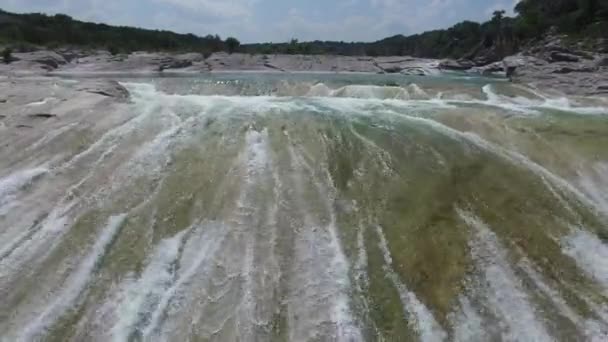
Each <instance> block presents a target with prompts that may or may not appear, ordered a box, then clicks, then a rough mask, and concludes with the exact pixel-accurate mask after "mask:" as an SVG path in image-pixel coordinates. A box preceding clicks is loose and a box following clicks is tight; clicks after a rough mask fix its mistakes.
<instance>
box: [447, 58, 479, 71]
mask: <svg viewBox="0 0 608 342" xmlns="http://www.w3.org/2000/svg"><path fill="white" fill-rule="evenodd" d="M474 66H475V63H473V62H472V61H470V60H468V59H461V60H457V61H456V60H453V59H446V60H443V61H441V62H440V63H439V68H440V69H444V70H469V69H471V68H472V67H474Z"/></svg>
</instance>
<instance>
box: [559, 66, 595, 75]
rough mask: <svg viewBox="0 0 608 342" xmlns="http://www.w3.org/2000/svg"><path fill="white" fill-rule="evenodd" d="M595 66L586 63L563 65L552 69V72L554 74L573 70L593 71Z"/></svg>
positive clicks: (567, 72)
mask: <svg viewBox="0 0 608 342" xmlns="http://www.w3.org/2000/svg"><path fill="white" fill-rule="evenodd" d="M595 71H597V68H595V67H593V66H586V65H565V66H561V67H558V68H557V69H554V70H553V71H552V72H553V73H555V74H569V73H573V72H595Z"/></svg>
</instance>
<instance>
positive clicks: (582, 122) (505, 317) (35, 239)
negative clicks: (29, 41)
mask: <svg viewBox="0 0 608 342" xmlns="http://www.w3.org/2000/svg"><path fill="white" fill-rule="evenodd" d="M383 77H384V76H371V75H370V76H365V75H354V76H332V75H323V76H319V75H317V76H315V75H300V76H298V75H295V76H291V77H288V79H281V78H280V77H279V76H271V75H223V76H214V77H211V78H209V79H205V78H202V79H190V78H176V79H171V78H167V79H136V80H132V79H131V80H124V82H123V83H122V84H123V85H124V86H125V87H126V88H127V89H128V90H129V92H130V94H131V98H130V102H129V103H127V104H112V103H111V101H108V102H102V104H103V106H95V107H94V108H88V107H86V106H85V108H79V107H78V105H77V103H76V102H75V101H76V99H69V98H66V99H63V100H62V99H61V93H55V92H54V93H49V94H46V95H45V97H44V98H43V100H39V101H33V102H29V103H23V108H25V109H24V110H28V111H31V110H34V109H32V108H38V107H42V108H46V109H48V110H51V111H53V110H59V109H60V108H69V110H67V109H66V110H65V113H66V114H65V115H63V116H59V117H58V119H57V120H55V121H47V123H45V124H47V125H48V126H47V127H45V128H44V129H43V130H40V131H38V130H33V131H30V133H23V134H22V135H15V136H11V138H10V139H9V138H8V137H9V136H8V135H5V134H6V133H3V132H6V131H5V130H0V341H2V342H5V341H6V342H9V341H10V342H12V341H410V340H414V341H416V340H420V341H554V340H560V341H570V340H584V341H605V340H608V264H607V262H608V261H607V260H606V258H607V257H608V206H607V202H608V197H607V196H606V195H605V194H606V193H607V192H608V174H607V173H606V171H607V170H608V168H607V167H606V165H608V149H607V148H606V146H608V138H607V137H608V103H607V102H606V101H605V100H603V99H593V98H586V99H585V98H576V99H574V98H565V97H564V98H555V97H550V96H547V95H544V94H542V93H541V92H539V91H537V90H533V89H528V88H525V87H522V86H514V85H510V84H507V83H505V82H500V81H494V80H485V79H472V80H471V79H469V80H466V79H459V78H457V77H446V78H441V77H431V78H429V79H427V80H423V79H419V78H416V79H405V80H395V79H392V78H391V79H385V78H383ZM316 78H318V79H316ZM77 82H78V81H70V82H66V84H72V83H77ZM71 101H74V102H71ZM61 106H63V107H61ZM70 106H71V107H70ZM36 110H37V109H36ZM49 120H50V119H49ZM15 137H16V138H15Z"/></svg>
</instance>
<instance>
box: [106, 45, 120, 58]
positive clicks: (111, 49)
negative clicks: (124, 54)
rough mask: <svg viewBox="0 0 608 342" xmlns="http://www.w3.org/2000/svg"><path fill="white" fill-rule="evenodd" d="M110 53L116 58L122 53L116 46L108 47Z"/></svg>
mask: <svg viewBox="0 0 608 342" xmlns="http://www.w3.org/2000/svg"><path fill="white" fill-rule="evenodd" d="M108 52H110V54H111V55H112V56H116V55H118V54H119V53H120V50H119V49H118V48H117V47H116V46H113V45H111V46H108Z"/></svg>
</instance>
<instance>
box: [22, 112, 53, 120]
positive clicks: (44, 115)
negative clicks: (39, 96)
mask: <svg viewBox="0 0 608 342" xmlns="http://www.w3.org/2000/svg"><path fill="white" fill-rule="evenodd" d="M28 117H30V118H32V119H50V118H56V117H57V115H55V114H50V113H34V114H29V115H28Z"/></svg>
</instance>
